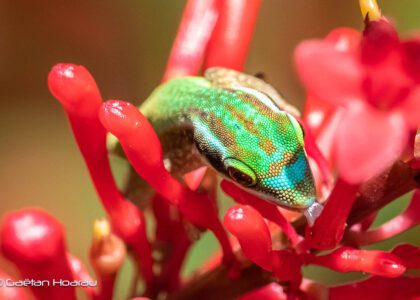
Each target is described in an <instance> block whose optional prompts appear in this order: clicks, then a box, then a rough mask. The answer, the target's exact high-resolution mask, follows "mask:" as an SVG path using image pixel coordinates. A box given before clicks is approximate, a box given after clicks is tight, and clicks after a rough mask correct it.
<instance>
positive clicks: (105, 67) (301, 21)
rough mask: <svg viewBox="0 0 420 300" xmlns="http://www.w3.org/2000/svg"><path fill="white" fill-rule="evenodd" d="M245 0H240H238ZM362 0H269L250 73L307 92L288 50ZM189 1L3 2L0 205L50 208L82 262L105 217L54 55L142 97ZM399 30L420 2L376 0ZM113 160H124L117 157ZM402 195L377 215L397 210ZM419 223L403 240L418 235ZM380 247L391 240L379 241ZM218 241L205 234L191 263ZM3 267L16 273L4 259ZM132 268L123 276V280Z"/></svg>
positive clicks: (410, 22)
mask: <svg viewBox="0 0 420 300" xmlns="http://www.w3.org/2000/svg"><path fill="white" fill-rule="evenodd" d="M244 1H245V0H244ZM357 2H358V1H356V0H353V1H349V0H347V1H341V0H340V1H338V0H295V1H290V0H265V1H263V5H262V8H261V12H260V15H259V18H258V22H257V27H256V31H255V37H254V40H253V43H252V46H251V50H250V53H249V58H248V61H247V64H246V72H248V73H251V74H253V73H257V72H260V71H262V72H264V73H265V74H266V75H267V78H268V80H269V81H270V83H272V84H273V85H274V86H275V87H276V88H278V89H279V90H280V91H281V92H282V93H283V94H284V95H285V97H286V98H287V99H289V101H290V102H292V103H294V104H296V105H297V106H301V105H302V101H303V99H304V91H303V90H302V88H301V87H300V85H299V83H298V81H297V78H296V75H295V73H294V71H293V65H292V60H291V58H292V53H293V49H294V47H295V46H296V44H297V43H298V42H299V41H301V40H303V39H307V38H315V37H322V36H324V35H325V34H326V33H328V32H329V31H330V30H331V29H333V28H335V27H338V26H350V27H354V28H357V29H361V28H362V25H363V23H362V19H361V16H360V13H359V8H358V4H357ZM184 4H185V1H181V0H172V1H167V0H153V1H152V0H149V1H146V0H142V1H127V0H124V1H110V0H102V1H93V0H89V1H88V0H73V1H64V0H54V1H52V0H50V1H48V0H43V1H12V0H1V1H0V36H1V38H0V84H1V89H0V138H1V148H0V162H1V164H0V183H1V202H0V213H1V214H2V215H3V214H4V213H5V212H7V211H10V210H16V209H20V208H23V207H27V206H38V207H43V208H45V209H47V210H48V211H49V212H51V213H52V214H53V215H55V216H56V217H57V218H58V219H59V220H61V222H62V223H63V224H64V225H65V227H66V229H67V236H68V245H69V249H70V250H71V252H72V253H74V254H75V255H77V256H79V257H81V258H82V259H83V260H84V261H87V249H88V247H89V241H90V234H91V227H92V222H93V220H94V219H95V218H99V217H101V216H103V215H104V212H103V210H102V208H101V206H100V204H99V202H98V199H97V197H96V195H95V192H94V190H93V187H92V185H91V183H90V180H89V177H88V173H87V170H86V168H85V166H84V163H83V160H82V157H81V155H80V154H79V152H78V150H77V148H76V145H75V143H74V141H73V138H72V135H71V132H70V130H69V127H68V124H67V120H66V117H65V115H64V113H63V112H62V110H61V107H60V105H59V104H58V102H56V101H55V100H54V99H53V98H52V97H51V95H50V94H49V92H48V90H47V85H46V78H47V74H48V72H49V70H50V68H51V67H52V66H53V65H54V64H56V63H58V62H72V63H77V64H82V65H85V66H86V67H87V68H88V69H89V70H90V71H91V73H92V74H93V76H94V77H95V78H96V80H97V83H98V85H99V87H100V89H101V91H102V94H103V97H104V99H111V98H113V99H123V100H128V101H131V102H135V103H139V102H140V101H141V100H142V99H145V98H146V97H147V95H148V94H149V93H150V92H151V91H152V90H153V88H154V87H156V85H157V84H158V83H159V80H160V77H161V75H162V74H163V70H164V67H165V64H166V60H167V57H168V53H169V50H170V47H171V43H172V41H173V39H174V36H175V33H176V29H177V25H178V22H179V20H180V17H181V14H182V9H183V6H184ZM379 4H380V6H381V8H382V11H383V12H384V14H386V15H387V16H388V17H390V18H391V19H393V20H394V21H395V22H396V25H397V27H398V28H399V29H400V32H401V33H402V34H403V35H405V34H406V33H408V32H411V31H413V30H415V29H416V28H419V27H420V18H419V14H418V13H419V11H420V1H418V0H399V1H395V0H386V1H385V0H382V1H379ZM115 164H116V168H117V169H118V168H120V167H123V166H122V164H121V162H116V163H115ZM405 202H406V200H404V199H402V200H400V201H398V202H396V203H394V204H393V206H391V207H389V208H388V210H387V211H386V212H385V213H383V214H382V215H381V220H384V219H386V218H389V217H390V216H391V215H392V214H395V213H396V212H397V211H399V210H401V209H403V207H404V205H405ZM418 234H419V231H418V230H412V231H410V232H408V233H406V234H404V235H402V236H400V237H399V238H402V239H405V240H410V241H412V242H417V240H416V236H418ZM383 246H384V247H387V246H388V247H389V243H388V244H386V243H385V244H384V245H383ZM216 247H217V245H216V244H215V242H214V239H213V238H212V237H211V236H210V235H206V236H205V237H204V239H203V240H202V241H201V242H200V244H199V245H198V246H197V247H196V248H195V249H194V251H193V253H192V255H191V259H190V260H189V263H188V266H187V267H188V270H191V269H192V268H193V267H194V265H197V264H198V263H199V262H200V261H203V260H204V259H205V257H207V256H208V255H209V253H210V252H211V251H213V250H214V249H215V248H216ZM0 267H1V268H3V269H5V270H7V271H10V272H12V271H13V268H11V266H10V265H9V264H8V263H7V262H6V261H4V260H0ZM188 270H187V271H188ZM308 272H309V273H308V274H309V276H311V277H313V278H317V279H318V280H322V281H328V282H340V281H343V280H346V279H347V278H349V276H350V277H352V276H354V274H350V275H346V276H344V275H342V274H335V273H332V272H326V271H325V270H322V269H321V268H311V269H309V270H308ZM129 274H130V267H129V266H127V268H126V272H124V276H123V278H122V279H121V281H126V282H125V283H122V282H120V284H119V286H120V287H121V288H120V289H119V291H118V294H119V295H123V294H124V291H125V289H126V288H128V282H127V280H128V277H129Z"/></svg>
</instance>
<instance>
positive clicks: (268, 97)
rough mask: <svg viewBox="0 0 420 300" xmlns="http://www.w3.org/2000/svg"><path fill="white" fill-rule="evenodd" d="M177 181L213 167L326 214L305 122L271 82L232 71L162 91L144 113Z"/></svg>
mask: <svg viewBox="0 0 420 300" xmlns="http://www.w3.org/2000/svg"><path fill="white" fill-rule="evenodd" d="M139 109H140V111H141V112H142V113H143V114H144V115H145V116H146V117H147V119H148V120H149V121H150V123H151V125H152V126H153V128H154V129H155V131H156V133H157V135H158V137H159V140H160V142H161V144H162V150H163V154H164V159H165V167H166V168H167V169H168V171H170V172H171V173H172V174H173V175H174V176H175V177H177V178H181V176H182V175H183V174H185V173H188V172H190V171H193V170H195V169H197V168H200V167H202V166H209V167H211V168H212V169H213V170H215V171H216V173H217V174H219V175H221V176H222V177H224V178H226V179H228V180H230V181H233V182H234V183H235V184H237V185H238V186H240V187H241V188H243V189H245V190H247V191H249V192H251V193H253V194H256V195H257V196H259V197H260V198H261V199H263V200H265V201H268V202H270V203H274V204H276V205H278V206H281V207H283V208H287V209H291V210H296V211H300V212H303V213H304V214H305V216H306V217H307V220H308V223H309V224H313V222H314V220H315V219H316V218H317V217H318V215H319V214H320V213H321V210H322V205H321V204H319V203H318V202H317V201H316V189H315V184H314V178H313V175H312V172H311V168H310V166H309V163H308V158H307V154H306V151H305V147H304V130H303V128H302V126H301V125H300V123H299V122H298V120H297V119H296V118H295V116H296V115H298V114H299V112H298V111H297V109H296V108H294V107H293V106H291V105H289V104H288V103H287V102H286V101H285V100H284V99H283V97H282V96H281V95H280V94H279V93H278V92H277V91H276V89H275V88H273V87H272V86H271V85H269V84H268V83H266V82H265V81H264V80H262V79H260V78H257V77H255V76H252V75H248V74H245V73H241V72H237V71H234V70H230V69H225V68H218V67H217V68H210V69H208V70H207V71H206V72H205V74H204V76H203V77H199V76H187V77H179V78H175V79H172V80H169V81H168V82H165V83H163V84H162V85H160V86H159V87H157V88H156V89H155V90H154V91H153V92H152V94H151V95H150V96H149V97H148V98H147V99H146V100H145V101H144V102H143V104H142V105H141V106H140V108H139Z"/></svg>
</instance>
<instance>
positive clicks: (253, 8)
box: [204, 0, 261, 71]
mask: <svg viewBox="0 0 420 300" xmlns="http://www.w3.org/2000/svg"><path fill="white" fill-rule="evenodd" d="M260 5H261V0H247V1H243V0H218V1H217V6H218V9H219V12H220V16H219V19H218V20H217V24H216V27H215V29H214V33H213V35H212V37H211V40H210V43H209V47H208V49H207V56H206V60H205V63H204V67H205V69H207V68H210V67H225V68H229V69H234V70H238V71H241V70H243V68H244V64H245V59H246V55H247V54H248V49H249V45H250V43H251V39H252V35H253V33H254V28H255V23H256V19H257V15H258V11H259V8H260Z"/></svg>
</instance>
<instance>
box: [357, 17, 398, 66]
mask: <svg viewBox="0 0 420 300" xmlns="http://www.w3.org/2000/svg"><path fill="white" fill-rule="evenodd" d="M399 49H400V39H399V37H398V34H397V32H396V31H395V28H394V26H392V24H391V23H389V22H388V21H386V20H384V19H381V20H379V21H371V22H368V23H367V24H366V28H365V31H364V33H363V39H362V62H363V63H365V64H368V65H375V64H378V63H381V62H383V61H384V60H386V59H387V58H388V56H389V55H390V54H392V53H395V51H398V50H399Z"/></svg>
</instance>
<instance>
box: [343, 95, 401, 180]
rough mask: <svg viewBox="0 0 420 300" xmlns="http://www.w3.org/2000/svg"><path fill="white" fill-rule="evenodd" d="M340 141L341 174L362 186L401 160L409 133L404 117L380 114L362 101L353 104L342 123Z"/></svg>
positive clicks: (394, 114)
mask: <svg viewBox="0 0 420 300" xmlns="http://www.w3.org/2000/svg"><path fill="white" fill-rule="evenodd" d="M336 138H337V140H336V156H337V163H338V168H339V171H340V175H341V176H342V177H343V179H345V180H346V181H348V182H349V183H360V182H362V181H365V180H367V179H369V178H371V177H373V176H375V175H377V174H378V173H380V172H381V171H383V170H384V169H386V168H387V167H389V166H390V165H391V164H392V163H393V162H394V161H395V160H396V159H398V157H399V156H400V155H401V153H402V151H403V149H404V147H405V145H406V142H407V139H408V131H407V125H406V121H405V120H404V117H403V116H402V115H401V114H399V113H385V112H380V111H376V110H374V109H372V108H370V107H368V106H367V105H366V104H364V103H362V102H353V103H351V104H350V105H349V106H348V108H347V111H346V113H345V115H344V116H343V119H342V121H341V123H340V124H339V127H338V132H337V136H336Z"/></svg>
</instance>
